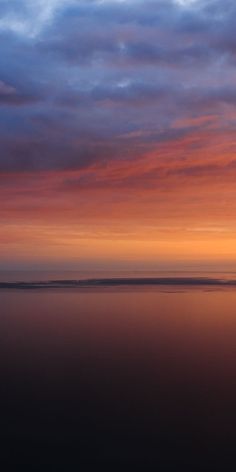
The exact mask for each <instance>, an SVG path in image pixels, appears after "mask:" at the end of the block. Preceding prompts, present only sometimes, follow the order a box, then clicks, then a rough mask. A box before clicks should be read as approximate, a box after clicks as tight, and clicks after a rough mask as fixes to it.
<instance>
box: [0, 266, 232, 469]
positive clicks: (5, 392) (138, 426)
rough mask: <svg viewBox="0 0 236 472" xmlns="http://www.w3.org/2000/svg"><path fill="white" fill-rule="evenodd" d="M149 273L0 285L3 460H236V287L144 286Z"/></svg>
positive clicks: (173, 463)
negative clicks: (81, 283) (57, 284)
mask: <svg viewBox="0 0 236 472" xmlns="http://www.w3.org/2000/svg"><path fill="white" fill-rule="evenodd" d="M11 275H12V277H11V281H13V280H16V279H15V274H11ZM18 275H20V278H19V279H18V280H20V279H21V281H23V280H26V282H28V283H30V280H31V281H32V278H31V279H30V277H32V274H28V277H27V278H25V275H26V274H18ZM57 275H58V274H57ZM64 275H65V274H63V277H61V280H65V277H64ZM77 275H78V274H77ZM87 275H88V274H87ZM106 275H107V274H106ZM114 275H115V274H113V276H114ZM123 275H124V274H122V277H121V275H120V274H116V276H117V277H118V276H119V277H120V278H122V279H123ZM147 275H149V276H150V274H143V275H142V276H140V274H139V275H138V277H139V280H140V282H139V284H137V285H133V284H131V285H127V284H126V285H125V284H123V285H122V284H118V285H117V284H113V285H112V286H106V284H101V286H98V287H97V286H86V287H81V288H79V287H76V288H75V289H71V287H69V289H68V288H66V287H65V286H63V287H62V288H56V289H54V288H52V287H51V288H52V289H50V290H48V288H43V287H41V288H40V290H37V289H35V290H34V289H33V290H27V289H21V290H17V289H15V288H13V289H12V290H9V289H4V288H2V289H1V290H0V303H1V314H0V354H1V355H0V375H1V405H2V414H1V436H0V437H1V446H2V450H3V455H2V460H6V461H8V463H9V461H10V463H13V462H14V463H15V464H16V465H17V466H19V465H21V464H22V465H27V466H29V467H31V470H40V471H41V470H45V467H48V466H50V465H51V466H52V467H54V468H55V467H56V470H68V469H67V468H68V467H69V468H71V467H77V468H78V467H79V468H80V469H77V470H88V469H89V467H92V468H94V467H98V466H101V467H103V468H106V467H107V468H108V469H109V470H116V469H119V470H120V467H125V466H127V465H129V466H132V467H136V469H137V468H141V470H147V468H149V469H150V468H151V467H153V468H154V469H155V470H161V471H162V470H177V468H178V467H179V466H180V465H181V466H183V467H187V468H188V467H190V466H191V470H195V469H194V467H195V465H196V470H199V467H201V464H202V463H203V462H202V461H203V460H204V463H205V464H208V467H210V466H211V465H213V466H214V465H215V466H218V465H219V463H220V461H221V460H222V461H223V462H222V463H224V464H226V465H227V464H230V462H231V464H232V463H234V462H233V457H234V456H233V454H234V452H233V451H234V437H235V420H236V409H235V396H236V381H235V369H236V317H235V306H236V287H234V286H233V285H230V284H229V285H228V284H226V286H224V285H223V284H222V283H221V284H219V285H217V284H216V285H214V284H210V285H208V284H205V283H204V284H203V285H199V284H192V283H190V284H186V283H182V284H181V285H175V284H174V283H172V284H169V283H168V284H167V285H165V284H164V285H163V284H161V285H160V284H157V285H153V284H151V285H147V284H146V285H145V284H144V285H142V284H141V279H142V278H145V276H147ZM23 276H24V277H23ZM41 276H42V274H41ZM93 276H94V274H93ZM152 276H153V274H152ZM159 276H160V274H159ZM164 276H165V278H166V277H167V278H168V277H169V278H168V280H170V275H169V276H168V275H167V274H164ZM175 276H176V277H178V274H177V275H176V274H175ZM180 276H181V277H183V274H179V277H180ZM90 277H91V274H89V277H88V279H90ZM129 277H130V274H129ZM133 277H134V274H133V275H132V278H129V280H133ZM155 277H157V274H155ZM171 277H172V275H171ZM185 277H188V275H186V274H185ZM198 277H199V275H198ZM205 277H207V278H209V277H210V279H214V278H215V279H217V280H218V279H220V280H226V279H227V277H228V275H227V277H226V275H224V276H223V274H221V277H219V274H218V275H217V277H213V276H212V274H211V275H209V274H207V276H206V275H205ZM101 278H104V274H103V275H102V277H101ZM36 279H37V277H36V278H35V277H34V280H36ZM53 279H54V277H53ZM56 279H57V280H58V276H57V277H56ZM59 279H60V277H59ZM73 279H76V280H78V279H77V277H73ZM106 279H107V277H106ZM232 279H234V277H233V274H230V280H232ZM40 280H42V278H41V277H40ZM45 280H48V279H46V278H45ZM50 280H51V278H50ZM68 280H71V276H70V278H69V279H68ZM84 280H85V279H84ZM96 280H98V278H97V277H96ZM108 280H111V278H109V277H108ZM112 280H113V279H112ZM190 280H193V274H192V275H191V278H190ZM5 281H7V280H5ZM8 281H9V279H8ZM2 282H3V278H2ZM12 451H13V452H14V454H12ZM231 454H232V455H231ZM194 464H195V465H194ZM32 467H33V468H32ZM70 470H71V469H70ZM227 470H233V469H229V468H227Z"/></svg>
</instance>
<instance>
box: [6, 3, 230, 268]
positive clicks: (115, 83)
mask: <svg viewBox="0 0 236 472" xmlns="http://www.w3.org/2000/svg"><path fill="white" fill-rule="evenodd" d="M235 17H236V2H235V1H234V0H224V1H222V0H123V1H122V0H120V1H118V0H103V1H102V0H99V1H98V0H87V1H83V0H77V1H75V0H32V1H31V0H11V1H10V2H9V0H0V52H1V54H0V149H1V152H0V269H4V268H28V267H30V268H32V267H47V268H52V267H67V268H83V269H84V268H96V269H99V268H101V269H104V268H108V267H109V268H137V269H143V268H144V269H149V268H152V269H154V268H157V269H159V268H168V269H171V268H180V267H202V268H203V267H216V268H220V267H232V268H233V267H234V268H235V265H236V186H235V181H236V157H235V152H236V133H235V131H236V108H235V107H236V36H235Z"/></svg>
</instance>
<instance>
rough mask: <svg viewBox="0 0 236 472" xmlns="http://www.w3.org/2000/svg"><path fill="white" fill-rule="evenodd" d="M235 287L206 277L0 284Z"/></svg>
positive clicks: (233, 282) (18, 286)
mask: <svg viewBox="0 0 236 472" xmlns="http://www.w3.org/2000/svg"><path fill="white" fill-rule="evenodd" d="M158 285H162V286H169V285H172V286H183V287H184V286H224V287H225V286H236V280H227V279H215V278H208V277H141V278H140V277H137V278H136V277H133V278H128V277H127V278H126V277H124V278H116V277H114V278H102V279H99V278H98V279H86V280H85V279H80V280H48V281H38V282H37V281H31V282H0V290H1V289H9V290H11V289H15V290H30V289H54V288H63V289H65V288H68V289H69V288H86V287H87V288H89V287H118V286H125V287H126V286H128V287H130V286H158Z"/></svg>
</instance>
